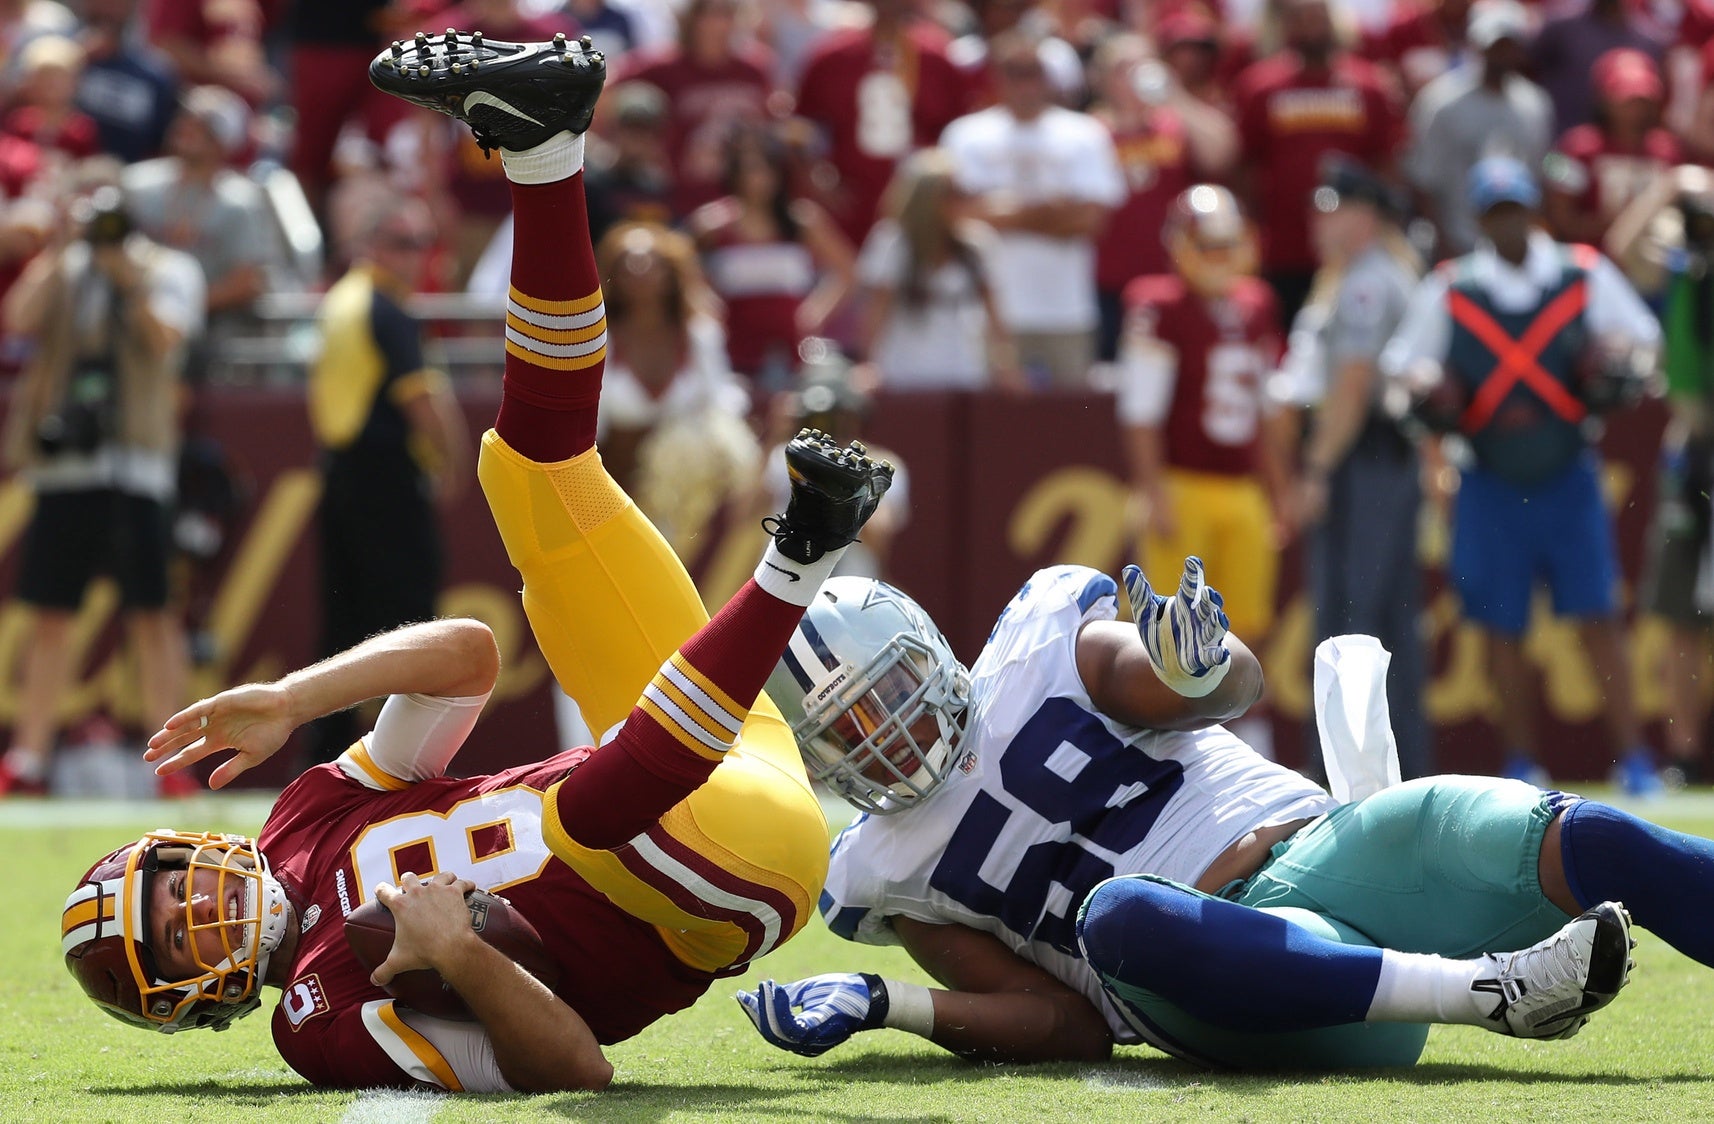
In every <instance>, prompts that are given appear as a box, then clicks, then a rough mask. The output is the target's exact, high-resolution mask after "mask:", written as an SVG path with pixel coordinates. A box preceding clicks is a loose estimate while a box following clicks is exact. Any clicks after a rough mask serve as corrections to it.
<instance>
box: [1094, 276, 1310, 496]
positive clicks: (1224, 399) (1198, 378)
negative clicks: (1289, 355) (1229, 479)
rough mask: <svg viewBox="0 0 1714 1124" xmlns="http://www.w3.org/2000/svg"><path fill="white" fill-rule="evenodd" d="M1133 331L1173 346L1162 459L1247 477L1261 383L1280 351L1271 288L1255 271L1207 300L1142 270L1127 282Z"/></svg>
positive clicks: (1256, 440)
mask: <svg viewBox="0 0 1714 1124" xmlns="http://www.w3.org/2000/svg"><path fill="white" fill-rule="evenodd" d="M1124 301H1125V315H1126V319H1127V323H1128V324H1129V325H1130V330H1132V331H1146V332H1147V333H1148V334H1150V335H1153V336H1154V337H1155V338H1156V339H1158V340H1160V341H1161V342H1162V343H1164V344H1166V345H1167V346H1168V347H1170V348H1172V349H1173V351H1174V352H1175V353H1176V364H1175V365H1176V372H1177V374H1176V378H1175V379H1174V382H1173V391H1172V405H1171V406H1170V407H1169V409H1168V411H1167V415H1166V419H1165V421H1164V422H1163V423H1162V428H1163V431H1164V432H1163V437H1164V442H1165V447H1164V455H1165V459H1166V463H1167V464H1168V465H1169V466H1171V467H1173V468H1184V469H1189V470H1191V471H1193V472H1210V473H1219V474H1221V475H1227V476H1247V475H1249V474H1251V473H1253V472H1254V471H1255V470H1256V467H1257V458H1258V455H1259V451H1260V438H1261V421H1262V383H1263V380H1264V379H1265V378H1266V377H1267V375H1268V373H1269V372H1270V371H1272V370H1273V369H1274V367H1275V366H1276V365H1277V363H1278V360H1279V356H1280V330H1279V313H1278V310H1277V307H1276V305H1275V302H1274V295H1273V291H1272V290H1271V289H1269V288H1268V287H1267V285H1265V284H1264V283H1262V282H1261V281H1259V280H1257V279H1256V278H1253V277H1246V278H1243V279H1241V280H1240V281H1239V282H1238V284H1237V286H1236V287H1235V288H1234V289H1233V291H1232V293H1231V295H1230V296H1228V297H1226V298H1224V299H1221V300H1216V301H1209V300H1204V299H1203V298H1202V297H1199V296H1197V295H1196V294H1195V293H1193V292H1191V291H1190V288H1189V286H1187V285H1186V284H1185V283H1184V281H1183V279H1181V278H1179V277H1176V276H1170V275H1157V276H1154V277H1139V278H1137V279H1136V280H1135V281H1132V282H1131V283H1130V284H1129V285H1127V286H1126V287H1125V297H1124Z"/></svg>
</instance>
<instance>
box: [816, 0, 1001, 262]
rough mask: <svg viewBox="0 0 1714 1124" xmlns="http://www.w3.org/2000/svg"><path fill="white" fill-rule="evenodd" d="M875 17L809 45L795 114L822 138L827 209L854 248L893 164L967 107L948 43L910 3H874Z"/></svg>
mask: <svg viewBox="0 0 1714 1124" xmlns="http://www.w3.org/2000/svg"><path fill="white" fill-rule="evenodd" d="M872 6H873V7H874V9H875V20H874V23H872V24H871V25H870V26H868V27H865V28H853V29H851V30H848V31H841V32H837V33H835V34H833V35H830V36H828V37H827V40H826V41H825V42H823V43H822V44H821V45H820V46H818V47H817V48H815V50H814V51H813V52H812V53H811V55H810V59H809V62H808V63H806V64H805V66H804V72H803V80H802V82H801V83H799V85H798V95H797V111H798V113H799V115H801V116H802V117H803V118H804V119H805V120H808V121H810V122H811V123H813V124H815V125H816V126H818V127H819V128H820V129H821V131H822V133H823V135H824V136H825V137H826V140H827V146H828V162H829V164H830V165H831V166H832V169H833V171H834V173H835V174H836V176H837V180H838V183H837V186H836V187H835V188H834V189H833V190H832V191H831V192H830V193H829V198H828V203H829V210H831V211H832V213H833V217H834V219H835V221H837V222H838V223H839V225H840V227H841V228H842V229H843V230H844V231H845V234H846V237H848V238H850V239H851V241H852V242H853V244H861V243H862V241H863V239H864V238H865V237H866V236H867V235H868V233H869V228H870V227H871V226H873V225H874V222H875V208H876V205H877V204H878V203H879V202H880V199H881V193H882V192H884V191H885V190H886V189H887V184H888V183H889V182H890V181H891V180H892V177H893V170H894V169H895V168H896V167H898V164H899V161H900V160H902V159H903V158H904V157H905V156H907V155H908V154H910V153H911V152H912V151H913V150H915V149H918V148H922V147H925V146H928V145H932V144H934V143H935V141H936V140H937V139H939V137H940V134H941V131H942V130H943V129H945V128H946V126H947V125H949V124H951V123H952V121H953V120H954V119H955V118H957V117H959V116H962V115H963V113H964V112H965V109H966V107H967V105H968V96H969V95H968V93H967V79H966V78H965V77H964V75H963V74H962V73H960V71H959V70H958V68H957V67H955V66H953V65H952V62H951V60H950V59H948V58H947V54H946V48H947V38H946V35H945V33H944V32H942V31H941V30H940V29H939V28H937V27H935V26H934V25H933V24H930V23H927V22H926V21H922V20H918V19H917V18H916V14H915V6H914V4H913V3H912V2H911V0H872Z"/></svg>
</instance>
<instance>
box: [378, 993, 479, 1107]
mask: <svg viewBox="0 0 1714 1124" xmlns="http://www.w3.org/2000/svg"><path fill="white" fill-rule="evenodd" d="M363 1026H364V1028H365V1029H367V1030H368V1031H369V1035H370V1037H372V1038H374V1039H375V1041H376V1043H377V1044H379V1045H380V1047H381V1049H383V1050H385V1051H387V1056H388V1057H389V1058H392V1059H393V1064H394V1065H396V1066H398V1067H399V1068H400V1069H402V1070H404V1071H405V1073H406V1074H408V1075H409V1076H410V1077H411V1078H413V1079H414V1080H417V1081H422V1082H427V1083H429V1084H434V1085H439V1086H440V1087H441V1088H442V1089H445V1090H446V1091H447V1092H449V1093H462V1092H464V1086H463V1084H461V1083H460V1082H459V1080H458V1074H456V1073H454V1072H453V1070H452V1066H450V1065H448V1064H447V1061H446V1059H445V1058H444V1057H442V1056H441V1053H440V1051H439V1050H437V1049H435V1048H434V1046H433V1045H432V1044H431V1043H430V1042H429V1040H428V1039H426V1038H424V1037H423V1036H422V1035H421V1034H418V1033H417V1032H416V1031H415V1030H412V1029H411V1028H410V1027H409V1026H408V1025H406V1023H405V1020H404V1019H401V1018H400V1017H399V1013H398V1012H397V1011H395V1010H393V1000H391V999H376V1000H372V1001H371V1002H368V1003H365V1004H363Z"/></svg>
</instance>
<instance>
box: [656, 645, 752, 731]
mask: <svg viewBox="0 0 1714 1124" xmlns="http://www.w3.org/2000/svg"><path fill="white" fill-rule="evenodd" d="M666 666H667V667H670V668H672V669H673V670H674V671H676V672H678V673H679V674H680V675H682V676H684V677H685V678H686V679H688V680H690V682H691V683H693V684H695V685H696V687H697V689H698V690H700V691H701V692H702V693H703V694H705V695H707V696H708V698H709V700H710V701H711V702H713V704H714V705H715V706H717V707H719V708H720V709H721V710H724V711H725V712H726V713H727V714H730V715H734V716H736V717H737V719H738V724H739V725H740V726H742V725H743V724H744V719H745V718H748V717H749V715H750V708H749V707H748V706H741V705H739V704H738V703H736V702H734V701H733V700H732V696H731V695H728V694H727V693H726V692H725V691H722V690H721V689H720V687H719V686H718V685H716V683H715V682H714V680H712V679H710V678H709V677H708V676H706V675H704V674H702V672H700V671H698V670H696V668H695V667H693V666H691V663H690V661H689V660H687V659H685V658H684V656H683V655H682V654H680V653H678V652H674V653H673V654H672V658H671V659H669V660H668V661H667V662H666Z"/></svg>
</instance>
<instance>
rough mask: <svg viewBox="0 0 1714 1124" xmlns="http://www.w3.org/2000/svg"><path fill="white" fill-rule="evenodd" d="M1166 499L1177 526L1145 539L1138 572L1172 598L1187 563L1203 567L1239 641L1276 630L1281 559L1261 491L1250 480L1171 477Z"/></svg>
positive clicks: (1175, 473) (1171, 472)
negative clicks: (1189, 559)
mask: <svg viewBox="0 0 1714 1124" xmlns="http://www.w3.org/2000/svg"><path fill="white" fill-rule="evenodd" d="M1166 492H1167V498H1168V501H1169V502H1170V503H1171V504H1172V513H1173V518H1174V520H1175V521H1176V523H1177V526H1175V527H1174V528H1173V533H1172V534H1170V535H1156V534H1147V535H1145V536H1143V572H1144V573H1145V574H1147V575H1148V578H1149V584H1151V585H1153V586H1154V587H1155V589H1156V590H1157V591H1159V592H1161V593H1165V594H1168V595H1170V594H1171V593H1172V592H1173V591H1174V590H1176V589H1177V588H1178V579H1179V574H1180V573H1181V572H1182V569H1183V566H1184V560H1185V558H1186V557H1187V556H1189V555H1192V554H1194V555H1196V556H1197V557H1199V558H1201V559H1202V562H1203V565H1204V566H1205V567H1206V572H1207V574H1208V584H1209V585H1212V586H1213V587H1214V588H1215V589H1218V590H1219V591H1220V595H1221V597H1223V598H1224V599H1225V601H1226V616H1227V617H1229V618H1230V619H1231V621H1232V631H1233V632H1234V633H1236V634H1237V635H1238V636H1239V637H1240V638H1242V639H1245V640H1250V641H1257V640H1260V639H1261V638H1262V637H1263V636H1265V635H1266V634H1267V631H1268V629H1269V628H1270V627H1272V625H1273V623H1274V590H1275V586H1276V584H1277V583H1278V581H1279V555H1278V554H1277V553H1276V548H1275V546H1274V541H1273V531H1272V516H1271V514H1270V512H1269V508H1268V498H1267V495H1266V494H1265V493H1264V492H1263V491H1262V486H1261V485H1260V484H1258V483H1257V482H1256V481H1255V480H1254V479H1252V478H1250V477H1247V476H1219V475H1215V474H1213V473H1208V472H1185V471H1183V470H1180V469H1168V470H1167V473H1166Z"/></svg>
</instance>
